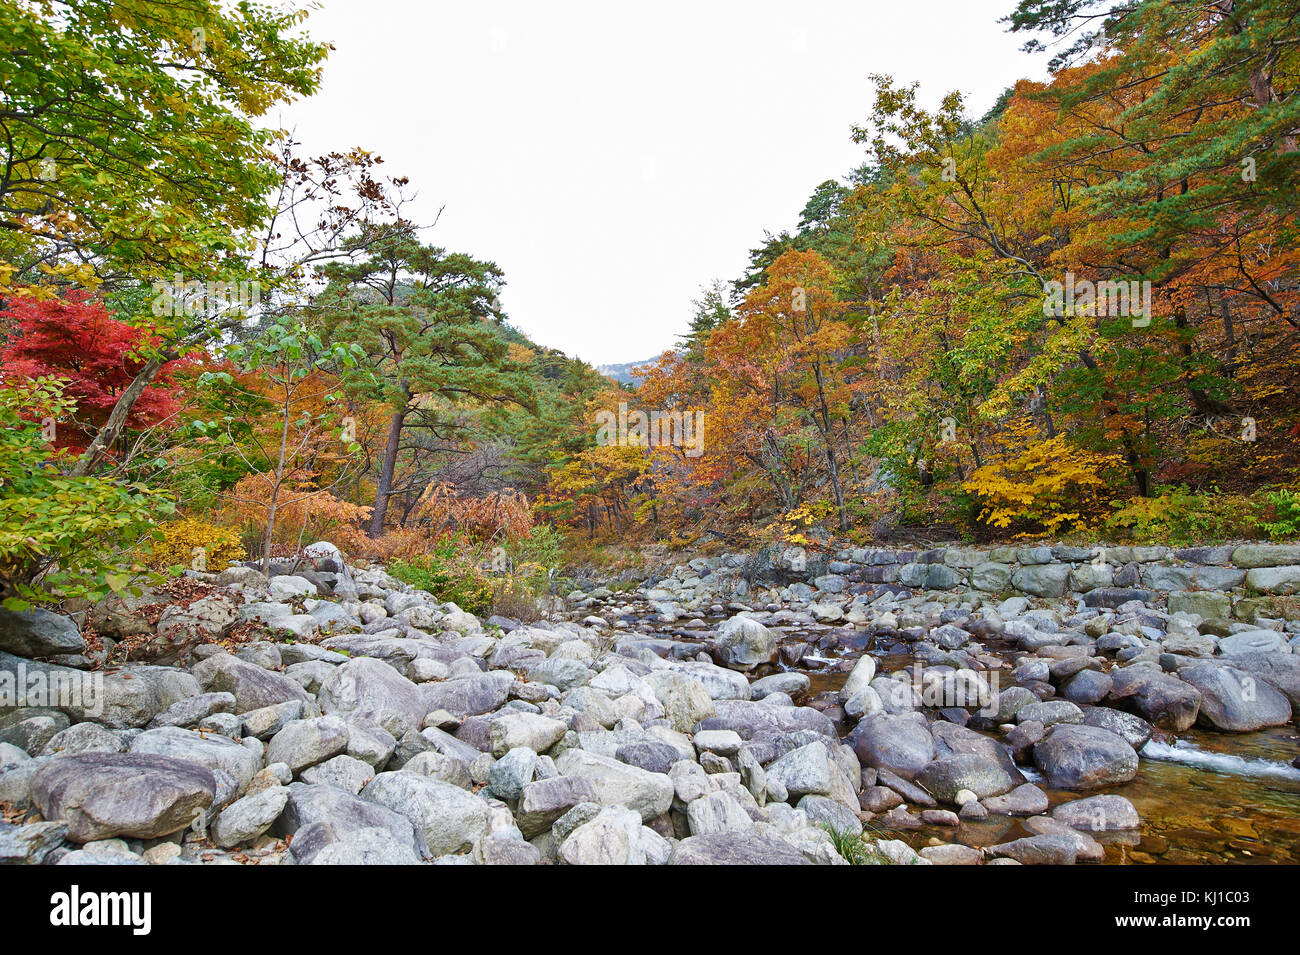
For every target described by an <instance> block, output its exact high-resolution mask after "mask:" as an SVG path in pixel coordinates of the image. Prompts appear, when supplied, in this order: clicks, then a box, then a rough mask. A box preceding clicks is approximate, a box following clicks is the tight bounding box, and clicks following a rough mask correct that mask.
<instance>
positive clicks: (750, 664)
mask: <svg viewBox="0 0 1300 955" xmlns="http://www.w3.org/2000/svg"><path fill="white" fill-rule="evenodd" d="M715 643H716V645H717V647H718V650H719V652H720V653H721V655H722V661H723V662H725V663H726V665H727V666H729V667H731V668H732V669H735V670H751V669H753V668H754V667H756V666H758V665H759V664H760V663H771V662H772V661H773V660H775V659H776V646H777V639H776V634H775V633H773V632H772V631H771V630H769V629H767V627H765V626H763V625H762V624H761V623H759V622H758V621H757V620H753V619H751V618H749V617H732V618H731V619H730V620H727V621H724V622H723V624H722V625H721V626H720V627H718V635H717V638H716V640H715Z"/></svg>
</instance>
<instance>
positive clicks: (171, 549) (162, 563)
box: [145, 517, 247, 573]
mask: <svg viewBox="0 0 1300 955" xmlns="http://www.w3.org/2000/svg"><path fill="white" fill-rule="evenodd" d="M246 556H247V554H246V552H245V551H244V545H243V544H242V543H241V542H240V539H239V531H238V530H236V529H235V528H233V527H222V526H221V525H219V524H208V523H205V522H203V521H200V520H195V519H194V518H188V517H187V518H183V519H182V520H179V521H172V522H171V523H169V524H163V525H162V526H161V527H159V528H158V539H157V540H155V541H154V542H153V544H152V545H151V546H150V547H149V553H148V555H147V557H146V561H145V562H146V563H147V564H148V565H149V566H150V567H153V568H154V569H155V570H162V569H164V568H166V567H175V566H178V565H180V566H184V567H189V568H192V569H194V570H207V571H210V572H212V573H220V572H221V571H223V570H225V569H226V567H227V566H229V565H230V564H231V563H234V562H238V561H241V560H243V559H244V558H245V557H246Z"/></svg>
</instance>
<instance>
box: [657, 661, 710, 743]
mask: <svg viewBox="0 0 1300 955" xmlns="http://www.w3.org/2000/svg"><path fill="white" fill-rule="evenodd" d="M647 682H648V683H649V684H650V687H651V688H652V689H653V690H654V694H655V699H657V700H658V701H659V705H660V706H662V707H663V708H664V716H665V717H666V718H667V720H668V724H669V725H670V726H671V727H672V728H673V729H675V730H676V731H677V732H679V733H690V732H692V731H693V730H694V728H695V725H696V724H697V723H700V722H701V721H703V720H707V719H709V718H710V717H714V716H717V714H718V708H717V705H716V704H715V703H714V702H713V697H712V696H710V695H709V691H708V689H707V688H706V687H705V686H704V684H703V683H702V682H700V681H699V680H694V679H692V678H691V677H689V676H687V675H686V674H685V673H683V672H681V671H678V670H668V669H664V670H655V671H654V672H653V673H651V674H650V675H649V676H648V677H647Z"/></svg>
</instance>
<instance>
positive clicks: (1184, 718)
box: [1109, 664, 1201, 733]
mask: <svg viewBox="0 0 1300 955" xmlns="http://www.w3.org/2000/svg"><path fill="white" fill-rule="evenodd" d="M1110 678H1111V684H1112V685H1111V691H1110V697H1109V698H1110V699H1111V700H1113V701H1115V702H1117V703H1121V704H1123V703H1127V704H1129V705H1131V706H1132V707H1133V708H1135V709H1136V710H1137V712H1138V713H1140V714H1141V715H1142V716H1143V717H1144V718H1145V719H1147V720H1149V721H1150V722H1152V723H1154V724H1155V725H1156V726H1160V727H1163V728H1165V729H1168V730H1172V731H1173V732H1175V733H1181V732H1182V731H1183V730H1185V729H1187V728H1188V727H1190V726H1191V725H1192V724H1193V723H1195V722H1196V715H1197V713H1198V712H1199V711H1200V708H1201V694H1200V693H1199V692H1198V691H1197V690H1196V688H1195V687H1193V686H1189V685H1188V684H1186V683H1184V682H1183V681H1182V680H1180V679H1178V677H1176V676H1172V675H1170V674H1168V673H1165V672H1164V671H1162V670H1160V669H1158V668H1157V667H1155V666H1149V665H1145V664H1143V665H1137V666H1131V667H1118V668H1116V669H1114V670H1111V671H1110Z"/></svg>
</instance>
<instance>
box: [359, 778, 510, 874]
mask: <svg viewBox="0 0 1300 955" xmlns="http://www.w3.org/2000/svg"><path fill="white" fill-rule="evenodd" d="M361 798H362V799H368V800H370V801H371V802H374V803H378V804H379V805H381V806H387V807H388V808H389V809H392V810H393V811H394V812H400V813H401V814H402V815H403V816H406V818H408V819H410V820H411V821H412V822H413V823H415V825H416V826H417V827H419V829H420V832H421V833H422V834H423V835H424V840H425V843H426V844H427V845H428V847H429V851H430V852H432V853H434V854H435V855H446V854H448V853H461V852H468V851H470V850H472V849H473V848H474V846H475V845H476V844H477V843H478V842H479V841H480V840H482V839H483V838H484V837H485V836H486V835H487V833H488V804H487V802H485V801H484V800H482V799H480V798H479V797H477V796H475V795H472V794H471V793H468V792H466V791H465V790H463V789H461V788H460V787H459V786H453V785H451V784H450V783H445V782H443V781H442V780H439V779H434V778H432V777H430V776H420V775H417V774H416V773H408V772H405V771H403V770H398V771H397V772H391V773H380V774H379V775H378V776H376V777H375V778H374V779H372V780H370V782H369V783H367V784H366V788H365V789H363V790H361Z"/></svg>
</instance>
